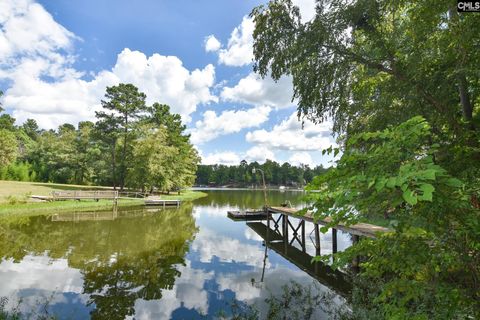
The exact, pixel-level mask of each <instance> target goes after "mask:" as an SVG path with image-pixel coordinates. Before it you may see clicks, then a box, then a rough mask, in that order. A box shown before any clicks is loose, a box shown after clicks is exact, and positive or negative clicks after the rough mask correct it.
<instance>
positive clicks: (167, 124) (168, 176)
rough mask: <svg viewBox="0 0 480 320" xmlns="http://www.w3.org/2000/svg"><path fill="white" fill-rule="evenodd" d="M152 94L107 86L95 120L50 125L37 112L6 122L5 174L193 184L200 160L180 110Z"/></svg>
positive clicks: (1, 149)
mask: <svg viewBox="0 0 480 320" xmlns="http://www.w3.org/2000/svg"><path fill="white" fill-rule="evenodd" d="M145 99H146V96H145V94H144V93H142V92H139V90H138V89H137V88H136V87H135V86H133V85H131V84H119V85H118V86H113V87H108V88H107V89H106V95H105V101H102V106H103V110H102V111H99V112H97V114H96V115H97V121H96V122H95V123H93V122H90V121H82V122H79V123H78V126H77V127H75V126H73V125H72V124H69V123H65V124H62V125H60V126H59V127H58V129H57V130H48V131H45V130H40V129H39V128H38V124H37V123H36V121H35V120H33V119H27V120H26V121H25V123H24V124H23V125H21V126H18V127H17V126H14V125H13V123H14V120H13V122H12V125H11V126H7V127H8V130H7V129H0V179H6V180H17V181H41V182H57V183H70V184H86V185H110V186H113V187H114V188H116V187H119V188H120V189H123V188H125V187H129V188H138V189H142V190H145V189H146V188H148V189H149V190H153V189H154V188H158V189H160V190H163V191H171V190H180V189H183V188H186V187H189V186H191V185H192V184H193V182H194V179H195V174H196V170H197V163H198V162H199V161H200V160H199V158H198V155H197V153H196V151H195V149H194V148H193V146H192V144H191V143H190V137H189V136H188V135H187V134H185V133H184V131H185V126H184V125H183V124H182V122H181V118H180V116H179V115H177V114H171V113H170V108H169V106H167V105H161V104H159V103H154V104H153V105H152V106H146V104H145ZM156 139H157V140H156ZM141 149H143V150H141ZM15 159H18V161H17V162H15ZM150 174H152V176H150ZM153 176H155V178H153Z"/></svg>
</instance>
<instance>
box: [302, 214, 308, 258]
mask: <svg viewBox="0 0 480 320" xmlns="http://www.w3.org/2000/svg"><path fill="white" fill-rule="evenodd" d="M301 224H302V251H303V252H307V245H306V243H305V220H302V222H301Z"/></svg>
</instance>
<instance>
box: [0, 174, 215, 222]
mask: <svg viewBox="0 0 480 320" xmlns="http://www.w3.org/2000/svg"><path fill="white" fill-rule="evenodd" d="M81 189H87V190H95V189H111V188H108V187H98V186H80V185H67V184H54V183H36V182H17V181H0V216H5V215H13V214H15V215H16V214H22V215H30V214H43V213H45V214H49V213H52V212H60V211H78V210H87V209H95V210H103V209H111V208H112V207H113V201H112V200H99V201H93V200H81V201H75V200H67V201H52V202H33V201H31V200H30V196H31V195H41V196H48V195H50V193H51V192H52V191H53V190H81ZM205 196H207V194H206V193H204V192H199V191H192V190H184V191H182V192H180V194H178V193H176V192H174V193H170V194H168V195H167V194H161V195H160V199H167V200H171V199H174V200H181V201H191V200H195V199H198V198H201V197H205ZM143 204H144V200H143V199H120V200H118V206H119V207H129V206H140V205H143Z"/></svg>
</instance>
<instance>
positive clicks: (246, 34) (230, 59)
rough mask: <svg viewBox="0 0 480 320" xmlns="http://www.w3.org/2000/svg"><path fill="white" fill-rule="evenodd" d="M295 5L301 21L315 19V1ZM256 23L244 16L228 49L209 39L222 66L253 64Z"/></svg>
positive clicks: (229, 41) (211, 38)
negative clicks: (221, 47)
mask: <svg viewBox="0 0 480 320" xmlns="http://www.w3.org/2000/svg"><path fill="white" fill-rule="evenodd" d="M293 4H294V5H295V6H297V7H298V8H299V9H300V15H301V21H302V22H303V23H305V22H308V21H310V20H312V19H313V17H315V0H293ZM254 29H255V23H254V22H253V19H252V18H250V17H248V16H244V17H243V19H242V22H241V23H240V25H239V26H238V27H236V28H235V29H233V31H232V33H231V35H230V38H229V39H228V43H227V47H226V48H225V49H220V42H219V41H218V40H217V39H216V38H215V37H214V36H213V35H211V36H209V37H207V42H208V41H211V43H210V45H211V48H212V50H208V49H207V47H208V46H207V45H208V43H207V42H206V46H205V49H206V50H207V51H218V58H219V62H220V63H221V64H224V65H227V66H234V67H241V66H244V65H247V64H250V63H252V60H253V30H254Z"/></svg>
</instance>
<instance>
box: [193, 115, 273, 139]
mask: <svg viewBox="0 0 480 320" xmlns="http://www.w3.org/2000/svg"><path fill="white" fill-rule="evenodd" d="M270 111H271V108H270V107H266V106H260V107H256V108H251V109H247V110H225V111H223V112H222V113H221V114H220V115H217V114H216V113H215V111H213V110H208V111H206V112H204V113H203V120H199V121H197V122H196V123H195V128H193V129H191V130H190V133H191V140H192V142H193V143H194V144H197V145H199V144H203V143H205V142H208V141H210V140H213V139H215V138H217V137H218V136H221V135H226V134H230V133H236V132H239V131H241V130H242V129H244V128H251V127H258V126H259V125H260V124H262V123H264V122H265V121H267V120H268V115H269V114H270Z"/></svg>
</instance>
